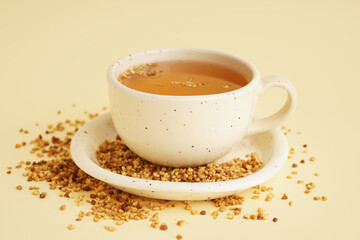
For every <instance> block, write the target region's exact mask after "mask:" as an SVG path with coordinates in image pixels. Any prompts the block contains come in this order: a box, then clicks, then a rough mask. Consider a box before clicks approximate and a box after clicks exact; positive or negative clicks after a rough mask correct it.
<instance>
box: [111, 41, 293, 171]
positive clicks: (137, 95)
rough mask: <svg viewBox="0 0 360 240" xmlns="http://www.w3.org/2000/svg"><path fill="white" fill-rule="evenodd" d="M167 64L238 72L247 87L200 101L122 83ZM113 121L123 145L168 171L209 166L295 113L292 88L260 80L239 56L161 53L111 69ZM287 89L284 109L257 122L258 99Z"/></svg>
mask: <svg viewBox="0 0 360 240" xmlns="http://www.w3.org/2000/svg"><path fill="white" fill-rule="evenodd" d="M168 60H181V61H187V60H189V61H205V62H210V63H216V64H222V65H226V66H228V67H230V68H233V69H237V70H238V71H240V72H241V73H242V74H243V75H244V76H245V77H246V78H247V79H248V80H249V83H248V84H247V85H246V86H244V87H242V88H240V89H237V90H234V91H230V92H225V93H219V94H211V95H199V96H168V95H157V94H150V93H144V92H140V91H137V90H134V89H131V88H128V87H126V86H124V85H123V84H121V83H120V82H119V81H118V78H119V75H120V74H121V73H122V72H123V71H125V70H126V69H128V68H130V67H132V66H136V65H142V64H146V63H154V62H161V61H168ZM108 83H109V88H108V89H109V98H110V110H111V116H112V120H113V123H114V126H115V128H116V131H117V132H118V134H119V136H120V137H121V139H122V141H123V142H124V143H125V144H126V145H127V146H128V147H129V148H130V149H131V150H132V151H133V152H135V153H136V154H138V155H139V156H140V157H142V158H144V159H146V160H148V161H150V162H153V163H156V164H159V165H164V166H173V167H182V166H195V165H201V164H206V163H209V162H212V161H215V160H216V159H218V158H220V157H222V156H224V155H225V154H226V153H228V152H229V151H230V150H231V149H232V147H233V146H235V145H236V144H237V143H239V142H240V141H241V140H242V139H243V138H244V137H245V136H247V135H250V134H255V133H259V132H263V131H267V130H270V129H272V128H275V127H277V126H279V125H281V124H282V123H283V122H284V120H285V119H286V118H287V117H288V116H289V115H291V114H292V113H293V111H294V110H295V105H296V100H297V94H296V90H295V88H294V87H293V85H292V84H291V83H290V82H289V81H288V80H286V79H284V78H282V77H278V76H272V77H266V78H263V79H260V75H259V72H258V70H257V69H256V68H255V67H254V66H253V65H252V64H251V63H249V62H247V61H246V60H244V59H241V58H239V57H236V56H232V55H229V54H226V53H222V52H217V51H213V50H206V49H197V48H195V49H194V48H171V49H157V50H149V51H144V52H138V53H135V54H130V55H128V56H126V57H123V58H121V59H119V60H117V61H115V62H114V63H113V64H112V65H111V66H110V68H109V70H108ZM269 87H281V88H284V89H285V90H286V91H287V93H288V97H287V101H286V103H285V105H284V106H283V107H282V108H281V109H280V110H279V111H278V112H276V113H274V114H273V115H271V116H269V117H266V118H261V119H258V118H254V112H255V105H256V101H257V99H258V97H259V95H260V94H261V93H262V92H263V91H265V90H266V89H267V88H269Z"/></svg>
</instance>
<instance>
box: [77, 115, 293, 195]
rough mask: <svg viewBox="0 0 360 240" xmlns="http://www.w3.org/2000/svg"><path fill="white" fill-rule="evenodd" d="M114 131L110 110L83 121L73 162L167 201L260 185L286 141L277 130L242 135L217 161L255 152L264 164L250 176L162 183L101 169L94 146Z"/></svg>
mask: <svg viewBox="0 0 360 240" xmlns="http://www.w3.org/2000/svg"><path fill="white" fill-rule="evenodd" d="M116 135H117V133H116V130H115V128H114V126H113V123H112V120H111V115H110V113H106V114H104V115H101V116H99V117H97V118H94V119H93V120H91V121H89V122H88V123H86V124H85V125H84V126H83V127H82V128H81V129H79V130H78V131H77V133H76V134H75V136H74V138H73V139H72V142H71V154H72V157H73V160H74V161H75V163H76V164H77V165H78V166H79V168H81V169H82V170H83V171H84V172H86V173H87V174H89V175H91V176H93V177H94V178H97V179H99V180H101V181H104V182H106V183H108V184H110V185H112V186H114V187H116V188H118V189H121V190H123V191H126V192H129V193H133V194H136V195H140V196H144V197H150V198H158V199H168V200H205V199H211V198H218V197H223V196H227V195H231V194H235V193H238V192H241V191H242V190H245V189H247V188H250V187H253V186H256V185H258V184H261V183H263V182H265V181H267V180H269V179H270V178H272V177H273V176H275V175H276V174H277V173H278V172H279V171H280V169H281V168H282V167H283V166H284V163H285V162H286V159H287V154H288V143H287V141H286V138H285V136H284V135H283V134H282V132H281V131H280V130H279V129H274V130H271V131H268V132H265V133H261V134H257V135H252V136H249V137H246V138H245V139H244V140H243V141H242V142H241V144H239V145H238V146H235V147H234V149H233V150H232V151H231V152H230V153H229V154H227V155H226V156H224V157H222V158H221V159H219V160H218V161H217V162H225V161H230V160H232V159H233V158H234V157H241V158H243V157H245V155H246V154H247V153H251V152H257V153H258V154H259V156H260V158H261V159H262V160H263V161H264V166H263V167H262V168H261V169H260V170H258V171H257V172H255V173H253V174H251V175H250V176H247V177H243V178H240V179H236V180H229V181H223V182H211V183H189V182H165V181H158V180H146V179H140V178H134V177H127V176H123V175H120V174H117V173H113V172H110V171H108V170H105V169H103V168H101V167H100V166H99V164H98V162H97V159H96V150H97V148H98V146H99V145H100V144H101V143H103V142H104V141H105V140H106V139H107V140H111V141H112V140H115V137H116Z"/></svg>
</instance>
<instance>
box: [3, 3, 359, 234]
mask: <svg viewBox="0 0 360 240" xmlns="http://www.w3.org/2000/svg"><path fill="white" fill-rule="evenodd" d="M359 9H360V2H359V1H355V0H354V1H350V0H344V1H319V0H315V1H286V0H284V1H280V0H273V1H229V0H222V1H209V0H207V1H185V0H183V1H158V0H152V1H144V0H143V1H136V0H135V1H130V0H122V1H85V0H84V1H79V0H73V1H70V0H69V1H10V0H9V1H4V0H1V1H0V33H1V37H0V81H1V87H0V110H1V125H0V133H1V135H0V148H1V153H2V156H1V161H0V187H1V197H0V213H1V217H0V239H4V240H7V239H38V240H41V239H78V238H81V239H85V238H87V239H94V238H95V237H96V238H100V237H106V238H108V239H132V238H134V239H135V238H136V239H142V238H144V239H155V238H156V239H175V236H176V234H178V233H180V234H182V235H183V236H184V239H219V238H227V237H232V238H234V239H240V238H242V239H250V238H251V239H304V238H306V239H315V238H317V239H340V238H341V239H357V238H358V235H359V233H360V231H359V227H358V223H359V214H360V211H359V202H360V194H359V180H360V177H359V173H358V170H359V168H360V164H359V155H360V151H359V148H360V146H359V135H360V128H359V122H360V118H359V116H360V115H359V104H360V97H359V96H360V94H359V93H358V92H359V88H360V83H359V81H360V71H359V67H358V66H359V63H360V62H359V56H360V44H359V43H360V30H359V29H360V15H359ZM164 47H202V48H210V49H216V50H221V51H225V52H228V53H232V54H235V55H238V56H241V57H243V58H245V59H248V60H249V61H251V62H252V63H254V64H255V65H256V66H257V67H258V68H259V70H260V72H261V74H262V75H263V76H265V75H270V74H279V75H282V76H285V77H287V78H288V79H290V80H291V81H292V82H293V84H294V85H295V86H296V88H297V90H298V94H299V102H298V106H297V111H296V113H295V114H294V115H293V116H292V117H291V118H290V119H289V120H288V121H287V122H286V126H287V127H290V128H291V129H292V133H291V134H289V135H288V141H289V145H290V146H292V147H295V149H296V150H297V153H296V154H295V157H294V158H292V159H290V160H289V161H288V164H287V166H286V167H285V168H284V169H283V170H282V172H281V173H280V174H279V175H278V176H276V177H275V178H274V179H272V180H271V181H270V182H269V183H266V185H268V186H273V187H274V188H275V191H274V192H275V194H276V198H275V199H274V200H273V201H272V202H264V201H263V200H251V199H248V198H249V197H250V196H252V195H251V191H247V192H244V193H243V195H244V196H245V197H247V200H246V201H245V203H244V206H243V212H244V213H246V212H251V211H253V210H254V209H256V208H257V207H263V208H264V209H266V210H267V212H268V213H269V216H271V217H274V216H276V217H278V218H279V222H277V223H273V222H272V221H270V220H269V221H244V220H242V219H241V218H236V219H234V220H232V221H230V220H227V219H225V216H224V215H221V216H220V217H219V218H218V219H217V220H213V219H212V218H211V217H210V215H209V214H208V215H207V216H191V215H190V214H189V213H188V212H185V211H184V210H182V209H181V207H180V205H181V204H179V207H178V208H176V209H172V210H171V211H166V212H161V219H162V221H164V222H167V223H168V226H169V230H168V231H166V232H162V231H159V230H154V229H152V228H150V227H149V222H148V221H143V222H132V223H128V224H125V225H123V226H121V227H119V229H118V231H116V232H113V233H109V232H107V231H105V230H104V229H103V226H104V225H105V224H107V223H106V222H98V223H93V222H92V221H90V220H89V219H87V220H86V221H83V222H80V223H75V224H76V226H77V229H76V230H75V231H71V232H70V231H68V230H67V229H66V226H67V225H68V224H69V223H74V219H75V218H76V216H75V215H76V212H77V211H78V209H76V207H75V204H74V203H73V202H71V201H66V199H60V198H58V197H57V195H56V194H55V193H53V192H51V194H49V195H48V197H47V198H46V199H44V200H40V199H38V198H36V197H34V196H32V195H31V194H30V193H29V191H28V190H23V191H22V192H19V191H17V190H15V186H17V185H18V184H22V185H23V186H24V187H28V186H29V184H28V183H27V182H25V179H24V178H23V177H21V174H20V172H19V171H18V170H17V171H14V172H13V174H11V175H7V174H6V173H5V172H6V167H7V166H14V165H16V163H18V162H19V161H21V160H33V159H34V158H33V157H32V156H30V155H29V154H28V153H27V150H15V148H14V145H15V143H18V142H20V141H22V140H23V139H30V138H31V137H34V136H36V135H37V134H38V133H40V130H43V129H44V126H46V125H47V124H49V123H56V122H57V121H58V120H59V119H66V118H70V119H74V118H77V117H79V118H82V117H83V111H84V110H88V111H90V112H102V111H101V107H103V106H107V104H108V100H107V90H106V87H107V85H106V78H105V74H106V70H107V67H108V66H109V65H110V63H111V62H113V61H114V60H115V59H117V58H119V57H121V56H124V55H126V54H129V53H132V52H136V51H142V50H145V49H152V48H164ZM283 100H284V93H283V92H282V91H279V90H269V92H268V93H267V94H266V95H265V96H264V97H263V98H262V99H261V101H260V102H259V109H260V110H259V111H260V112H262V113H270V112H271V111H272V110H274V109H277V108H278V107H279V106H280V104H281V103H282V102H283ZM73 103H76V104H77V107H76V108H73V107H72V104H73ZM274 106H275V107H274ZM58 110H62V115H61V116H60V117H59V116H57V114H56V112H57V111H58ZM35 123H39V124H40V126H39V127H35ZM20 128H25V129H28V130H29V131H30V134H29V136H24V135H21V134H19V133H18V130H19V129H20ZM295 131H301V132H302V134H301V135H297V134H294V132H295ZM304 143H307V144H308V145H309V149H310V150H309V153H307V154H303V153H301V145H302V144H304ZM310 156H316V157H317V161H316V162H314V163H308V162H307V163H306V164H305V165H304V166H301V168H299V169H297V170H298V171H299V174H298V176H296V177H295V178H294V179H292V180H288V179H286V176H287V175H288V174H289V173H290V172H291V167H290V165H291V163H292V162H296V161H299V160H300V159H301V158H304V159H308V158H309V157H310ZM314 172H319V173H320V176H319V177H314V176H313V173H314ZM296 179H303V180H304V181H314V183H315V184H316V189H315V190H314V192H313V193H312V195H310V196H308V195H305V194H304V193H303V190H304V186H300V185H297V184H296V183H295V181H296ZM39 186H41V187H43V188H44V189H47V188H46V184H39ZM283 192H286V193H288V195H289V197H290V198H291V200H293V202H294V206H293V207H289V206H288V205H287V202H285V201H282V200H280V197H281V194H282V193H283ZM315 195H319V196H321V195H326V196H328V198H329V200H328V201H326V202H321V201H320V202H315V201H314V200H312V196H315ZM64 203H65V204H67V206H68V211H65V212H60V211H59V210H58V207H59V206H60V205H61V204H64ZM196 207H197V208H198V209H199V210H202V209H206V210H208V212H210V211H212V210H213V208H212V207H211V205H210V204H209V203H197V204H196ZM176 219H187V221H188V222H189V224H188V225H186V226H184V227H182V228H179V227H177V226H176V225H175V222H176ZM109 224H110V223H109Z"/></svg>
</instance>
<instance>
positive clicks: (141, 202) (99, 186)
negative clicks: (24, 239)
mask: <svg viewBox="0 0 360 240" xmlns="http://www.w3.org/2000/svg"><path fill="white" fill-rule="evenodd" d="M103 110H106V108H105V107H104V108H103ZM58 114H59V115H60V114H61V111H58ZM87 116H88V118H90V119H92V118H94V117H96V116H98V114H97V113H96V114H88V113H87ZM85 122H86V121H85V120H66V121H64V122H58V123H57V124H54V125H48V126H47V129H46V130H45V131H44V132H43V133H41V134H36V135H37V137H36V138H35V139H33V140H31V141H30V142H25V141H24V142H21V143H17V144H15V148H16V149H21V148H26V149H29V148H30V149H29V151H30V153H31V154H33V155H35V156H36V157H37V158H38V160H36V161H20V162H19V163H18V164H17V165H16V166H14V167H10V166H9V167H8V168H7V170H6V173H7V174H11V173H12V171H14V170H15V169H23V170H24V172H23V173H22V176H24V177H25V178H26V180H27V181H28V182H30V183H31V186H29V188H28V189H29V191H30V192H31V194H33V195H34V196H37V197H39V199H46V196H47V195H48V194H50V192H53V194H58V196H59V197H61V198H69V199H74V202H75V204H76V205H77V206H78V207H79V211H78V212H77V213H76V218H75V222H80V221H82V220H83V218H86V217H89V218H92V219H93V221H94V222H99V221H100V220H102V219H106V220H113V222H114V225H113V226H111V225H109V224H107V225H105V226H104V228H105V229H106V230H108V231H116V230H117V228H118V226H120V225H122V224H124V223H126V222H128V221H131V220H148V221H149V226H151V227H152V228H157V229H160V230H162V231H166V230H167V229H168V228H169V226H168V225H167V224H166V223H161V221H160V219H159V211H161V210H164V209H166V208H174V207H177V206H182V207H183V208H184V210H185V211H188V212H189V213H190V214H191V215H197V214H199V215H207V212H206V210H198V209H195V208H193V207H192V205H191V202H190V201H183V202H180V201H166V200H157V199H149V198H144V197H139V196H136V195H133V194H130V193H127V192H123V191H121V190H118V189H116V188H114V187H112V186H110V185H108V184H106V183H104V182H101V181H99V180H97V179H95V178H93V177H91V176H89V175H87V174H86V173H85V172H83V171H82V170H81V169H79V168H78V167H77V166H76V164H75V163H74V161H73V160H72V158H71V154H70V143H71V140H72V136H73V135H74V134H75V133H76V131H77V130H78V129H79V128H80V127H81V126H83V125H84V123H85ZM282 130H283V132H284V134H285V135H286V134H289V133H290V132H291V130H290V129H286V128H285V127H283V128H282ZM19 132H20V133H21V134H29V131H28V130H24V129H20V130H19ZM297 134H301V133H300V132H297ZM302 147H303V152H304V153H306V152H307V145H306V144H304V145H303V146H302ZM294 154H295V150H294V148H291V149H290V151H289V156H288V158H289V159H291V158H292V157H293V156H294ZM96 155H97V158H98V161H99V163H100V165H101V167H103V168H105V169H107V170H110V171H113V172H116V173H118V174H122V175H126V176H131V177H137V178H146V179H152V180H161V181H174V182H215V181H226V180H230V179H237V178H241V177H244V176H247V175H249V174H252V173H253V172H256V171H257V170H258V169H259V168H261V166H262V164H263V163H262V161H261V160H260V158H259V156H258V155H257V154H256V153H252V154H249V155H248V156H247V157H248V159H247V160H243V159H240V158H237V159H234V160H233V161H230V162H228V163H223V164H214V163H211V164H207V165H205V166H199V167H192V168H190V167H189V168H170V167H161V166H158V165H155V164H152V163H149V162H147V161H145V160H143V159H141V158H139V157H138V156H136V155H135V154H134V153H133V152H131V151H130V150H129V149H128V148H127V147H126V146H125V145H124V144H122V142H121V140H120V138H119V137H118V138H117V139H115V140H114V141H106V142H105V143H103V144H101V145H100V146H99V149H98V150H97V152H96ZM315 160H316V159H315V157H310V158H309V160H308V161H309V162H314V161H315ZM305 162H306V161H305V160H304V159H301V160H300V161H299V162H298V163H295V162H294V163H293V164H292V165H291V167H292V169H293V170H292V171H291V174H289V175H288V176H287V179H292V177H293V176H296V175H297V174H298V172H297V171H295V169H296V168H297V167H298V165H301V164H305ZM314 176H319V174H318V173H314ZM43 181H46V182H47V183H48V185H49V190H42V189H40V187H39V186H37V185H36V184H37V183H38V182H43ZM296 183H297V184H304V193H305V194H310V193H311V191H312V190H313V189H314V188H315V184H314V183H313V182H307V183H304V181H303V180H298V181H297V182H296ZM16 189H17V190H19V191H22V190H24V187H23V186H22V185H18V186H16ZM252 191H253V195H252V196H251V197H250V199H253V200H256V199H260V198H263V199H264V201H267V202H268V201H271V200H272V199H274V198H275V194H274V193H273V187H267V186H255V187H253V189H252ZM278 198H279V199H280V200H286V201H289V199H288V196H287V194H286V193H284V194H282V195H281V196H279V197H278ZM313 199H314V200H315V201H318V200H322V201H326V200H327V197H326V196H313ZM244 201H245V197H244V196H239V195H233V196H228V197H223V198H218V199H213V200H211V202H212V204H213V207H214V210H213V211H212V212H211V213H210V214H209V215H210V216H211V217H212V218H213V219H217V218H218V217H219V216H220V214H225V215H226V218H227V219H229V220H232V219H235V217H236V216H238V215H241V214H242V217H241V219H249V220H267V219H268V218H269V215H268V214H267V213H265V212H266V211H265V210H264V209H262V208H258V209H257V211H256V212H255V213H242V207H240V206H241V205H243V203H244ZM288 205H289V206H293V201H289V202H288ZM59 210H60V211H65V210H66V205H61V206H59ZM272 221H273V222H277V221H278V218H277V217H272ZM185 224H187V222H186V221H185V220H178V221H177V223H176V225H177V226H178V227H181V226H183V225H185ZM67 228H68V229H69V230H75V229H76V224H75V223H71V224H69V225H68V226H67ZM176 238H177V239H178V240H180V239H182V238H183V236H182V235H181V234H178V235H177V236H176Z"/></svg>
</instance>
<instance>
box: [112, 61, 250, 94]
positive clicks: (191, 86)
mask: <svg viewBox="0 0 360 240" xmlns="http://www.w3.org/2000/svg"><path fill="white" fill-rule="evenodd" d="M119 81H120V82H121V83H122V84H123V85H125V86H127V87H129V88H132V89H135V90H137V91H141V92H146V93H153V94H160V95H175V96H189V95H209V94H217V93H224V92H229V91H233V90H236V89H239V88H241V87H243V86H245V85H246V84H248V80H247V79H246V78H245V77H244V76H243V74H241V73H240V72H238V71H236V70H234V69H231V68H229V67H226V66H224V65H220V64H214V63H208V62H198V61H166V62H158V63H150V64H145V65H139V66H135V67H132V68H130V69H127V70H126V71H125V72H123V73H122V74H121V75H120V76H119Z"/></svg>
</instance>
